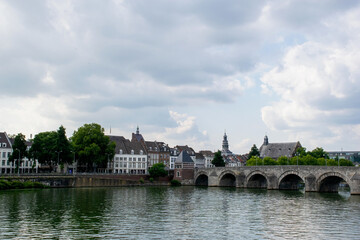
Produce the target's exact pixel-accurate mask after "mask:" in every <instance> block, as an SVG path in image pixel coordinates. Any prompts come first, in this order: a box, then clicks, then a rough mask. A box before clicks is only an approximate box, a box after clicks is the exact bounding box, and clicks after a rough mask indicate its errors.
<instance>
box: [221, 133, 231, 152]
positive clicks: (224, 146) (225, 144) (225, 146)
mask: <svg viewBox="0 0 360 240" xmlns="http://www.w3.org/2000/svg"><path fill="white" fill-rule="evenodd" d="M232 154H233V153H232V152H231V151H230V150H229V142H228V140H227V135H226V132H225V133H224V137H223V142H222V150H221V155H222V156H225V157H227V156H230V155H232Z"/></svg>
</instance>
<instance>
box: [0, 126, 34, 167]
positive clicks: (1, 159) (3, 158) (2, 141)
mask: <svg viewBox="0 0 360 240" xmlns="http://www.w3.org/2000/svg"><path fill="white" fill-rule="evenodd" d="M13 142H14V138H9V137H8V135H7V134H6V132H0V173H1V174H10V173H14V172H15V168H16V164H15V162H10V161H9V157H10V155H11V154H12V152H13V149H12V145H13ZM25 144H26V146H27V150H29V149H30V148H31V144H32V143H31V142H30V141H26V143H25ZM20 159H21V163H20V166H19V173H37V172H38V168H39V163H38V161H37V160H31V159H28V158H26V157H25V158H24V157H21V156H20Z"/></svg>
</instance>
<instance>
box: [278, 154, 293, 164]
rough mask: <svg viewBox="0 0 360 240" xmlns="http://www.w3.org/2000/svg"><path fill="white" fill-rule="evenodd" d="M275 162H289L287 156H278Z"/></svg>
mask: <svg viewBox="0 0 360 240" xmlns="http://www.w3.org/2000/svg"><path fill="white" fill-rule="evenodd" d="M277 162H278V164H279V165H289V164H290V160H289V158H287V157H285V156H281V157H279V158H278V160H277Z"/></svg>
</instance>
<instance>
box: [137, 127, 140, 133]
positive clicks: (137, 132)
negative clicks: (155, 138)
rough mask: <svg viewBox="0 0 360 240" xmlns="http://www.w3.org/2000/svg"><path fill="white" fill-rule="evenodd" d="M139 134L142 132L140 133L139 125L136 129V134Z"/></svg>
mask: <svg viewBox="0 0 360 240" xmlns="http://www.w3.org/2000/svg"><path fill="white" fill-rule="evenodd" d="M139 133H140V131H139V125H138V126H137V128H136V134H139Z"/></svg>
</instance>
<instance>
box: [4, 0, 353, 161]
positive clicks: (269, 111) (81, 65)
mask: <svg viewBox="0 0 360 240" xmlns="http://www.w3.org/2000/svg"><path fill="white" fill-rule="evenodd" d="M359 23H360V3H359V2H358V1H346V2H338V1H321V2H313V1H286V2H284V1H257V2H248V1H228V2H227V4H224V3H222V2H217V1H200V0H199V1H188V0H185V1H184V0H183V1H171V3H170V2H166V1H160V0H159V1H151V2H148V1H140V0H133V1H121V0H114V1H110V0H107V1H101V2H99V1H71V0H68V1H61V2H57V1H31V2H25V1H17V0H14V1H2V0H0V43H1V44H0V61H1V63H2V64H1V66H0V84H1V88H2V94H1V102H2V104H1V106H0V112H1V115H2V118H1V120H0V125H1V128H0V131H6V132H7V133H9V134H17V133H23V134H25V135H26V136H27V137H28V136H29V135H30V134H32V135H33V136H34V135H35V134H37V133H39V132H43V131H52V130H56V129H57V128H58V127H59V126H60V125H63V126H64V127H65V128H66V129H67V135H68V136H71V135H72V133H73V131H74V130H77V128H79V127H80V126H82V125H83V124H85V123H92V122H95V123H99V124H100V125H101V126H102V127H104V128H105V130H106V134H109V129H110V127H111V131H112V134H113V135H121V136H124V137H126V138H131V133H132V132H135V130H136V126H139V127H140V132H141V133H142V134H143V136H144V137H145V139H146V140H152V141H153V140H157V141H163V142H166V143H168V144H169V145H170V146H175V145H186V144H187V145H189V146H191V147H193V148H194V149H195V150H197V151H199V150H203V149H209V150H217V149H220V148H221V144H222V137H223V134H224V130H225V129H226V132H227V135H228V140H229V145H230V150H231V151H232V152H235V153H239V154H242V153H246V152H249V151H250V148H251V146H252V145H253V144H256V145H257V146H258V147H260V146H261V144H262V142H263V138H264V135H265V134H266V135H268V137H269V141H270V142H296V141H300V143H301V144H302V146H303V147H306V148H307V149H308V150H312V149H314V148H316V147H323V148H324V149H325V150H327V151H339V150H340V149H343V150H344V151H345V150H348V151H349V150H359V149H360V106H359V102H360V94H359V93H360V81H359V77H360V69H359V68H358V66H357V65H358V64H357V63H359V62H360V46H359V44H358V42H360V24H359Z"/></svg>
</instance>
